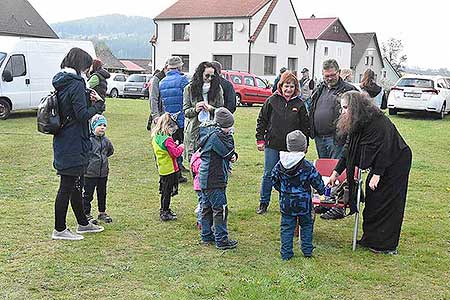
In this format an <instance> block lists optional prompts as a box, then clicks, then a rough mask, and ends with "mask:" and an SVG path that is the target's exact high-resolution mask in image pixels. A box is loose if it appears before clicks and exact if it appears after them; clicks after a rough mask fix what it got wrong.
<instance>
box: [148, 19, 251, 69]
mask: <svg viewBox="0 0 450 300" xmlns="http://www.w3.org/2000/svg"><path fill="white" fill-rule="evenodd" d="M216 22H233V41H214V23H216ZM156 23H157V24H158V27H157V28H158V33H157V37H158V39H157V43H156V44H155V45H156V53H155V54H154V60H155V62H156V68H160V67H161V66H163V65H164V63H165V61H166V60H167V58H168V57H170V56H171V55H173V54H183V55H189V72H188V73H190V74H193V73H194V72H195V68H196V67H197V66H198V65H199V64H200V63H201V62H202V61H211V60H212V58H213V55H233V54H234V55H238V56H239V58H238V59H237V63H236V64H239V65H236V67H241V66H240V64H242V61H243V59H242V55H247V53H248V42H247V40H248V34H249V31H248V29H249V28H248V19H246V18H235V19H214V20H211V19H180V20H156ZM177 23H189V24H190V28H189V41H172V39H173V36H172V31H173V27H172V24H177ZM241 23H242V24H243V30H242V31H238V30H237V27H238V25H239V24H241ZM234 67H235V61H234V59H233V68H234Z"/></svg>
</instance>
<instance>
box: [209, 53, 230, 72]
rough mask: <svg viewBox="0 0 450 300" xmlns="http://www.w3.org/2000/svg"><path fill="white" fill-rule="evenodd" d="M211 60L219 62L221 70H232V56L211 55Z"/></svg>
mask: <svg viewBox="0 0 450 300" xmlns="http://www.w3.org/2000/svg"><path fill="white" fill-rule="evenodd" d="M213 60H215V61H218V62H220V64H221V65H222V70H232V69H233V56H232V55H213Z"/></svg>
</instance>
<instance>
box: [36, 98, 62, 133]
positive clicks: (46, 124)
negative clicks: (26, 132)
mask: <svg viewBox="0 0 450 300" xmlns="http://www.w3.org/2000/svg"><path fill="white" fill-rule="evenodd" d="M62 126H63V124H62V122H61V116H60V115H59V106H58V96H57V92H56V91H52V92H50V94H48V95H47V96H45V97H43V98H42V99H41V102H40V103H39V106H38V111H37V129H38V131H39V132H42V133H45V134H53V135H56V134H58V132H59V130H60V129H61V128H62Z"/></svg>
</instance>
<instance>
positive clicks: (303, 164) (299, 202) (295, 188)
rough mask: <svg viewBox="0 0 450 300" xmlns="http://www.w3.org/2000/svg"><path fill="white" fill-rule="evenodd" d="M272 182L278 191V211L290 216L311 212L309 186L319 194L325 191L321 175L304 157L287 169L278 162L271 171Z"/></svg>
mask: <svg viewBox="0 0 450 300" xmlns="http://www.w3.org/2000/svg"><path fill="white" fill-rule="evenodd" d="M272 182H273V184H274V188H275V189H276V190H277V191H278V192H279V193H280V197H279V202H280V211H281V212H282V213H284V214H287V215H291V216H301V215H306V214H309V213H311V208H312V200H311V187H313V188H315V189H316V190H317V192H318V193H319V194H320V195H322V194H323V193H324V191H325V185H324V183H323V180H322V176H321V175H320V174H319V172H317V170H316V168H315V167H314V166H313V165H312V164H311V163H310V162H309V161H308V160H306V159H304V158H303V159H302V160H300V162H299V163H297V164H296V165H295V166H293V167H292V168H289V169H287V168H285V167H283V165H282V163H281V162H278V163H277V164H276V165H275V167H274V169H273V171H272Z"/></svg>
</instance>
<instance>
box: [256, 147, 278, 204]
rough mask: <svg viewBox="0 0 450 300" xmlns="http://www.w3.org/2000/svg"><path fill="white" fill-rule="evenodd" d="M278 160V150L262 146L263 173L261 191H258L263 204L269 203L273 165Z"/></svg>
mask: <svg viewBox="0 0 450 300" xmlns="http://www.w3.org/2000/svg"><path fill="white" fill-rule="evenodd" d="M279 160H280V151H278V150H275V149H271V148H268V147H266V148H264V174H263V177H262V182H261V192H260V197H261V198H260V202H261V203H264V204H267V205H268V204H269V202H270V196H271V194H272V187H273V185H272V177H271V176H272V170H273V167H275V165H276V164H277V162H278V161H279Z"/></svg>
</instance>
